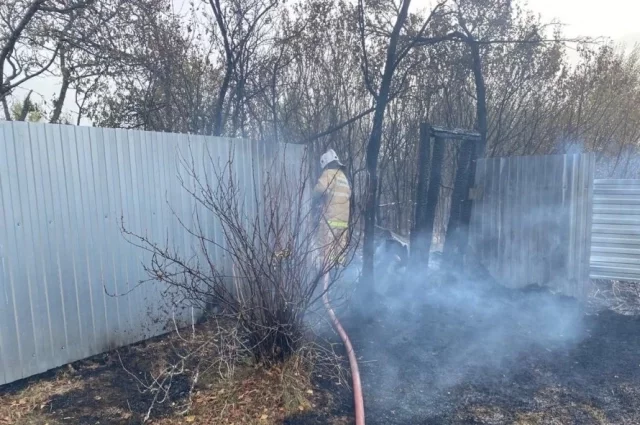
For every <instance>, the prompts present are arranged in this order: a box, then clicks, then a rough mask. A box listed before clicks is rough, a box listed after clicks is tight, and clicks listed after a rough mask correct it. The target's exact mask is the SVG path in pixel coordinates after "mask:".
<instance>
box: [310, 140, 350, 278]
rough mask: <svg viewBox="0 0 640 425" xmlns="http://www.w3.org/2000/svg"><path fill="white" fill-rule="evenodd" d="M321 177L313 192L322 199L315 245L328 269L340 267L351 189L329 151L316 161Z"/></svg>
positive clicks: (331, 151) (342, 261) (338, 161)
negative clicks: (318, 247)
mask: <svg viewBox="0 0 640 425" xmlns="http://www.w3.org/2000/svg"><path fill="white" fill-rule="evenodd" d="M320 166H321V167H322V175H321V176H320V178H319V179H318V183H317V184H316V186H315V188H314V191H315V193H316V196H318V197H321V198H322V204H323V205H322V207H323V208H322V213H321V216H320V226H319V238H318V239H319V242H320V246H321V249H322V251H323V253H324V258H325V262H326V264H327V265H329V266H334V265H338V264H340V265H344V254H345V251H346V249H347V242H348V230H349V208H350V200H351V187H350V186H349V181H348V180H347V176H346V175H345V173H344V165H343V164H342V163H341V162H340V159H339V158H338V155H337V154H336V152H335V151H334V150H333V149H329V150H328V151H327V152H325V153H324V154H323V155H322V156H321V157H320Z"/></svg>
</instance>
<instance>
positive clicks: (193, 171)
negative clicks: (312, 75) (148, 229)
mask: <svg viewBox="0 0 640 425" xmlns="http://www.w3.org/2000/svg"><path fill="white" fill-rule="evenodd" d="M232 152H233V149H232ZM180 159H181V161H180V172H179V178H180V183H181V186H182V188H183V189H184V190H186V191H187V192H188V193H189V195H190V196H191V197H192V198H193V200H194V201H195V202H194V205H195V208H194V217H193V220H185V219H184V218H183V217H179V216H178V215H177V214H175V212H174V216H175V217H176V219H177V220H179V221H180V224H181V226H182V229H183V230H184V232H186V234H187V235H188V238H189V240H190V241H191V242H192V247H193V251H194V252H193V253H187V252H181V251H180V250H179V249H177V248H176V247H175V246H171V243H170V242H169V241H166V242H165V243H164V244H162V245H161V244H159V243H157V241H154V240H150V239H149V238H148V237H147V236H146V235H140V234H134V233H132V232H130V231H127V229H126V228H125V226H124V224H123V231H124V233H125V235H126V236H127V237H128V239H129V241H130V242H132V243H134V244H135V245H137V246H139V247H141V248H142V249H145V250H146V251H148V252H150V253H151V260H150V261H149V263H148V264H145V270H146V272H147V274H148V276H149V279H148V281H147V282H155V283H158V284H161V285H162V288H163V294H164V295H165V297H166V298H167V299H170V300H171V302H172V303H173V304H174V305H180V306H185V305H186V306H190V307H195V308H196V309H198V310H199V311H201V312H206V313H207V314H213V315H217V316H225V317H233V318H234V319H235V320H237V321H238V323H239V324H240V326H241V329H242V331H243V332H242V334H243V337H245V338H246V341H245V344H246V346H247V347H248V349H249V351H250V352H251V353H252V354H253V356H254V357H255V359H256V360H257V361H261V362H273V361H281V360H283V359H285V358H287V357H288V356H290V355H291V354H292V353H294V352H295V351H296V350H297V349H298V348H299V347H300V346H301V344H302V340H303V339H304V317H305V313H306V312H307V311H308V309H309V307H310V306H311V305H312V304H313V303H314V302H315V300H316V299H318V298H319V297H320V296H322V294H323V290H322V283H323V276H324V275H325V274H327V273H328V272H329V271H330V270H331V269H333V268H334V267H336V266H337V264H336V262H337V261H338V259H337V258H338V257H332V258H325V257H327V256H324V255H321V254H322V252H323V249H324V248H325V247H322V246H319V244H318V242H317V230H318V220H317V219H314V217H313V215H312V209H311V208H310V203H311V198H310V195H311V193H310V192H311V187H310V182H309V180H308V178H307V174H308V173H307V165H306V163H305V161H304V160H303V161H302V162H301V163H300V161H291V162H289V156H288V152H287V151H286V148H284V147H282V146H281V145H279V147H275V148H273V149H272V150H271V152H270V153H268V154H266V155H262V156H261V157H259V158H258V162H259V164H258V169H256V168H254V171H253V174H252V176H251V179H247V178H246V176H245V177H244V179H241V178H240V177H239V175H238V173H237V172H236V171H235V167H234V164H235V162H234V161H235V158H234V155H233V153H232V154H231V155H230V156H229V157H228V158H227V159H225V160H224V161H220V160H219V159H217V158H214V157H213V156H211V155H210V154H209V155H208V157H207V158H204V159H202V158H194V155H193V154H191V155H190V157H184V156H182V157H181V158H180ZM203 160H204V161H205V162H206V164H205V166H201V163H199V162H198V161H203ZM294 163H295V164H296V165H292V164H294ZM254 166H256V164H255V163H254ZM200 170H211V171H210V172H204V173H203V172H202V171H200ZM250 187H253V188H254V189H253V190H251V189H250ZM190 221H191V222H193V223H194V224H187V223H188V222H190ZM216 225H217V226H218V228H219V229H220V231H221V234H222V237H221V238H216V237H214V236H213V235H212V234H211V231H210V229H211V228H212V227H213V226H216ZM220 252H222V253H223V255H222V256H220V255H219V254H220ZM340 254H347V253H344V252H343V253H340ZM336 279H337V275H333V274H332V277H331V279H330V285H329V286H331V284H333V283H334V282H335V280H336Z"/></svg>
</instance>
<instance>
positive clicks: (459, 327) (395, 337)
mask: <svg viewBox="0 0 640 425" xmlns="http://www.w3.org/2000/svg"><path fill="white" fill-rule="evenodd" d="M408 293H409V294H410V296H408V297H407V296H403V297H398V296H389V297H388V298H387V299H386V300H385V301H386V304H387V311H386V313H385V314H384V315H383V316H382V317H378V318H373V319H372V318H370V317H369V318H364V319H363V318H362V317H360V316H358V318H356V316H351V317H346V318H344V319H343V324H344V325H345V327H346V328H347V331H348V333H349V335H350V336H351V339H352V341H353V343H354V346H355V350H356V352H357V354H358V356H359V358H360V366H361V374H362V381H363V386H364V394H365V409H366V417H367V424H369V425H376V424H380V425H382V424H384V425H392V424H407V425H408V424H411V425H418V424H515V425H518V424H521V425H524V424H527V425H537V424H565V425H566V424H640V320H639V319H638V318H637V317H636V316H628V315H627V316H625V315H619V314H617V313H614V312H612V311H608V310H605V311H601V312H599V313H597V314H596V313H593V312H591V313H587V312H585V311H583V310H582V308H581V307H580V306H579V305H578V304H577V303H576V302H574V301H573V300H571V299H566V298H561V297H558V296H555V295H552V294H549V293H546V292H544V291H516V290H507V289H502V288H498V287H495V286H491V285H487V284H479V283H470V282H465V283H463V284H453V285H449V286H441V287H440V288H430V289H427V288H424V289H420V290H419V291H416V289H415V287H414V290H413V291H408ZM318 384H319V385H321V386H323V387H325V388H327V389H329V390H330V391H331V392H332V393H333V395H334V397H333V399H334V402H335V403H334V405H333V406H332V408H331V410H330V411H327V412H316V413H313V414H307V415H305V416H299V417H296V418H291V419H290V420H289V421H288V422H286V423H289V424H298V425H304V424H320V423H332V420H333V419H334V418H344V417H345V416H349V415H350V414H351V415H352V413H351V412H352V411H353V408H352V395H351V393H350V392H347V391H345V390H344V389H342V388H339V387H336V386H334V385H332V384H330V383H328V382H322V381H319V382H318ZM351 420H352V419H351ZM335 423H342V422H335ZM351 423H352V422H351Z"/></svg>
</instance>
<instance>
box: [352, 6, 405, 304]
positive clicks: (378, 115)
mask: <svg viewBox="0 0 640 425" xmlns="http://www.w3.org/2000/svg"><path fill="white" fill-rule="evenodd" d="M410 3H411V0H404V2H403V3H402V8H401V9H400V13H398V19H397V20H396V23H395V25H394V27H393V31H392V32H391V37H390V38H389V46H388V47H387V57H386V60H385V64H384V73H383V74H382V80H381V81H380V89H379V91H378V95H377V96H376V99H375V112H374V115H373V128H372V130H371V136H370V137H369V142H368V143H367V150H366V161H365V162H366V168H367V172H368V177H369V179H368V184H367V202H366V204H365V212H364V241H363V247H362V255H363V263H362V282H363V284H361V285H359V286H360V288H361V289H362V290H364V292H365V296H370V295H372V294H373V292H372V291H373V288H374V285H375V280H374V269H373V268H374V266H373V254H374V249H375V247H374V238H375V219H376V210H377V203H378V194H377V189H378V156H379V155H380V142H381V140H382V124H383V121H384V113H385V110H386V108H387V103H388V101H389V93H390V92H391V82H392V81H393V73H394V71H395V67H396V63H395V61H396V50H397V47H398V39H399V37H400V30H401V29H402V26H403V25H404V22H405V21H406V19H407V14H408V11H409V4H410Z"/></svg>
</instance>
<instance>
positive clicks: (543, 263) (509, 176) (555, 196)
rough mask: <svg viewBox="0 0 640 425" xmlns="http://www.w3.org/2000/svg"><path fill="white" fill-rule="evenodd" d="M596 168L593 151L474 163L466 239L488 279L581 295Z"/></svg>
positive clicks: (586, 277) (586, 272)
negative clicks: (477, 196)
mask: <svg viewBox="0 0 640 425" xmlns="http://www.w3.org/2000/svg"><path fill="white" fill-rule="evenodd" d="M594 168H595V158H594V156H593V155H553V156H532V157H509V158H485V159H480V160H479V161H478V164H477V171H476V186H477V189H478V193H479V194H480V199H477V200H476V201H475V202H474V206H473V214H472V221H471V230H470V244H471V248H472V250H473V252H475V254H476V255H477V257H478V259H479V260H480V262H481V263H482V264H483V265H484V266H485V267H486V268H487V270H488V271H489V272H490V273H491V275H492V276H493V277H494V278H496V279H497V280H499V281H500V282H502V283H503V284H504V285H505V286H509V287H516V288H518V287H524V286H527V285H530V284H538V285H544V286H549V287H552V288H553V289H554V290H557V291H559V292H562V293H564V294H567V295H570V296H575V297H579V298H581V297H583V296H584V295H585V291H586V285H587V283H588V280H589V253H590V249H589V248H590V245H591V242H590V232H591V199H592V195H593V185H592V181H593V170H594Z"/></svg>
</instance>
